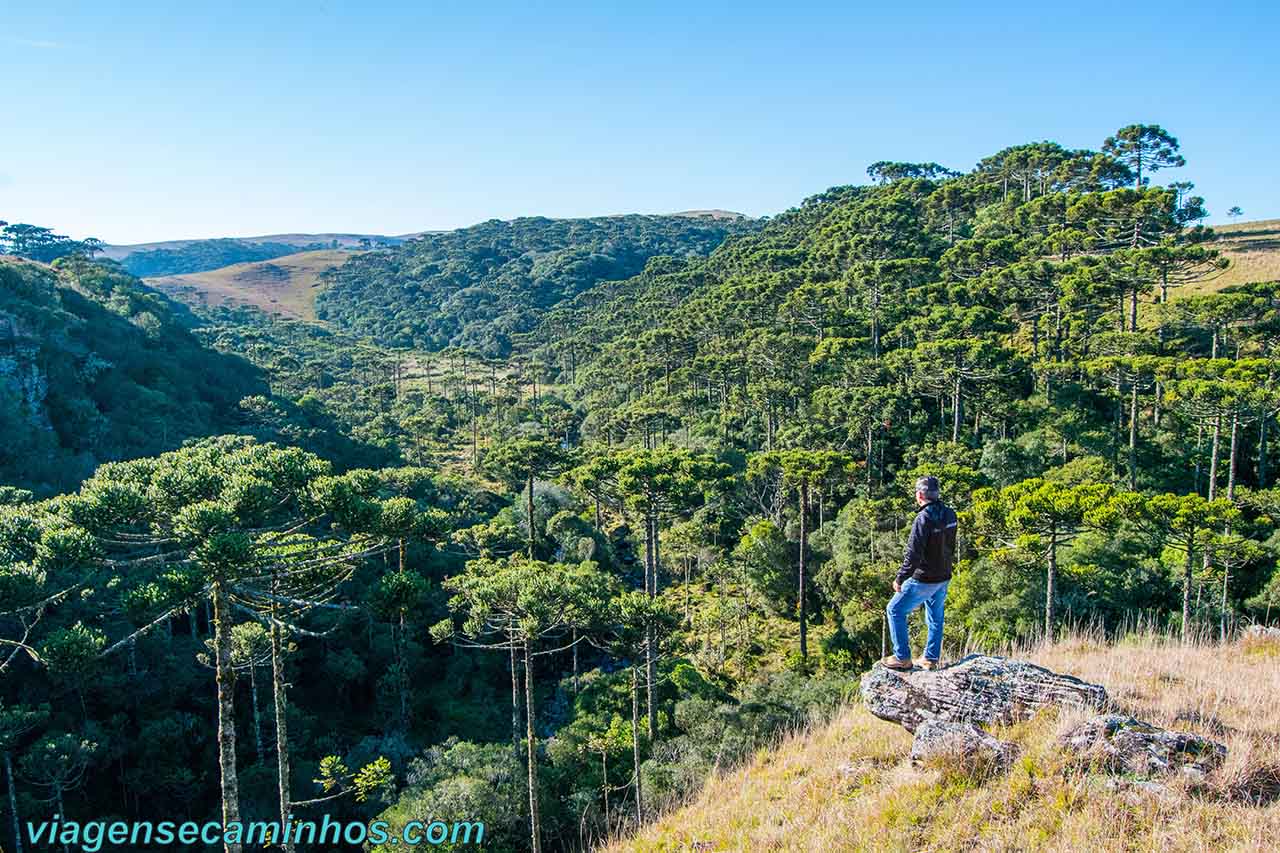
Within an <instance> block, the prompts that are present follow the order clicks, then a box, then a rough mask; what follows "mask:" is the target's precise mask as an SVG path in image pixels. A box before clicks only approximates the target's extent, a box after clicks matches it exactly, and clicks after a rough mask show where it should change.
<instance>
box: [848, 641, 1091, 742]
mask: <svg viewBox="0 0 1280 853" xmlns="http://www.w3.org/2000/svg"><path fill="white" fill-rule="evenodd" d="M862 699H863V701H864V702H865V703H866V705H867V708H868V709H869V710H870V711H871V713H873V714H875V715H876V716H877V717H879V718H880V719H882V720H889V721H890V722H895V723H900V724H901V725H902V726H903V727H904V728H906V729H907V731H910V732H915V731H916V730H917V728H918V727H919V726H920V725H921V724H923V723H925V722H926V721H929V720H939V721H947V722H962V723H973V724H975V725H977V726H988V725H991V724H994V723H1002V724H1008V723H1014V722H1018V721H1019V720H1026V719H1030V718H1031V717H1032V716H1034V715H1035V713H1036V712H1037V711H1039V710H1040V709H1041V708H1044V707H1046V706H1049V705H1060V706H1070V707H1080V708H1087V709H1091V710H1101V709H1102V708H1103V707H1104V706H1105V705H1106V703H1107V691H1106V690H1105V689H1104V688H1103V687H1102V686H1101V685H1098V684H1090V683H1088V682H1086V681H1081V680H1080V679H1078V678H1073V677H1072V676H1069V675H1059V674H1058V673H1056V672H1053V671H1051V670H1048V669H1045V668H1044V667H1041V666H1036V665H1035V664H1032V663H1027V662H1026V661H1020V660H1011V659H1009V658H1001V657H994V656H991V655H969V656H968V657H966V658H964V659H962V660H960V661H958V662H956V663H955V664H952V665H951V666H948V667H945V668H943V669H939V670H934V671H924V670H913V671H911V672H897V671H895V670H891V669H888V668H887V667H884V666H882V665H880V664H877V665H876V666H875V667H873V668H872V670H871V671H870V672H869V673H867V674H866V675H864V676H863V678H862Z"/></svg>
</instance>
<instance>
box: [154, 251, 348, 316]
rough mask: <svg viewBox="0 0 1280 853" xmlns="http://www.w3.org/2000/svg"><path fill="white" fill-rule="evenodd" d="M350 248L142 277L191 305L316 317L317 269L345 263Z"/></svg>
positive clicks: (318, 272)
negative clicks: (200, 270)
mask: <svg viewBox="0 0 1280 853" xmlns="http://www.w3.org/2000/svg"><path fill="white" fill-rule="evenodd" d="M353 254H354V253H353V252H348V251H342V250H340V249H322V250H319V251H314V252H299V253H298V254H296V255H285V256H284V257H281V258H274V259H272V260H269V261H254V262H251V263H244V264H233V265H232V266H229V267H223V268H221V269H216V270H210V271H208V272H199V273H187V274H185V275H169V276H159V277H156V278H149V279H146V282H147V284H149V285H151V286H152V287H154V288H156V289H157V290H160V291H162V292H163V293H166V294H168V295H169V296H172V297H173V298H174V299H178V300H180V301H183V302H186V303H188V304H190V305H207V306H210V307H218V306H220V305H251V306H254V307H256V308H260V309H262V310H263V311H266V312H267V313H269V314H282V315H284V316H286V317H293V318H295V319H299V320H314V319H315V299H316V294H317V293H318V292H319V288H320V274H321V273H323V272H324V271H325V270H327V269H331V268H333V267H335V266H338V265H340V264H343V263H345V262H346V261H347V259H348V258H350V257H352V255H353Z"/></svg>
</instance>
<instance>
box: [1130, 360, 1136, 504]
mask: <svg viewBox="0 0 1280 853" xmlns="http://www.w3.org/2000/svg"><path fill="white" fill-rule="evenodd" d="M1129 489H1130V491H1137V489H1138V383H1137V381H1136V380H1135V381H1134V383H1133V387H1132V388H1130V389H1129Z"/></svg>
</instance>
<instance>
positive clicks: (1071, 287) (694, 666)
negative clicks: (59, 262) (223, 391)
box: [0, 126, 1280, 851]
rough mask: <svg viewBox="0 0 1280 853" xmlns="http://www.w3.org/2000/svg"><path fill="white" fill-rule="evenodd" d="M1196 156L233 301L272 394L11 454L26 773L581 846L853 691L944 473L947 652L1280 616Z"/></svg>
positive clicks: (33, 793)
mask: <svg viewBox="0 0 1280 853" xmlns="http://www.w3.org/2000/svg"><path fill="white" fill-rule="evenodd" d="M1176 168H1181V155H1180V154H1179V153H1178V144H1177V141H1176V139H1174V138H1173V137H1172V136H1171V135H1170V134H1168V133H1167V132H1165V131H1163V130H1162V129H1160V128H1158V127H1154V126H1133V127H1130V128H1125V129H1123V130H1121V131H1119V132H1117V133H1116V134H1115V136H1114V137H1113V138H1111V139H1109V140H1106V141H1104V142H1103V144H1102V145H1101V146H1100V150H1098V151H1078V150H1069V149H1065V148H1063V147H1061V146H1058V145H1056V144H1054V143H1049V142H1039V143H1032V144H1028V145H1018V146H1014V147H1011V148H1008V149H1005V150H1003V151H1000V152H997V153H996V154H993V155H992V156H991V157H989V158H986V159H984V160H983V161H982V162H981V163H979V164H978V165H977V166H976V168H975V169H973V170H971V171H969V172H965V173H956V172H954V171H951V170H948V169H945V168H943V167H941V166H938V165H937V164H933V163H924V164H912V163H892V162H884V163H878V164H875V165H874V166H873V167H872V170H871V176H870V177H871V178H872V183H870V184H869V185H866V186H844V187H836V188H834V189H831V190H828V191H827V192H824V193H822V194H820V195H818V196H815V197H813V198H811V199H808V200H807V201H805V202H804V203H803V204H801V205H800V206H798V207H797V208H795V209H793V210H790V211H787V212H786V213H784V214H782V215H779V216H778V217H776V218H773V219H771V220H769V221H768V222H767V223H758V224H754V225H749V226H747V225H743V226H735V228H740V229H741V231H743V232H744V233H735V234H734V235H733V236H732V237H731V238H730V239H727V240H724V239H723V238H724V237H725V233H724V232H723V231H721V232H719V233H717V232H716V231H715V229H716V228H723V227H724V225H723V223H719V222H717V223H714V224H713V223H708V222H700V221H697V220H690V221H685V222H675V221H668V220H654V219H652V218H645V217H624V218H619V219H610V220H602V221H597V220H586V221H580V222H576V223H565V222H558V221H555V220H524V221H521V222H518V223H511V224H504V223H486V224H485V225H482V226H478V227H477V228H476V229H467V230H465V231H464V232H456V233H453V234H450V235H438V236H437V237H433V238H431V239H427V240H423V241H418V242H414V243H411V244H409V245H406V246H404V247H400V248H398V249H392V250H389V251H380V252H371V253H367V254H364V255H362V256H360V257H359V258H357V259H355V261H353V262H352V263H349V264H347V265H345V266H344V267H343V268H341V270H340V271H339V272H338V273H336V274H335V275H336V277H335V278H334V280H333V281H332V282H331V285H330V289H329V290H328V291H327V295H326V297H325V298H324V299H323V300H322V301H321V303H320V308H321V309H322V310H329V311H332V312H333V313H329V314H326V315H325V316H326V318H327V321H328V323H329V324H330V327H325V326H317V325H314V324H307V323H302V322H296V321H282V320H279V319H273V318H270V317H267V316H265V315H263V314H261V313H258V312H254V311H252V310H251V309H245V308H240V309H235V310H229V309H219V310H213V311H208V312H206V313H205V316H204V317H203V319H202V322H201V324H200V326H199V327H198V328H197V329H196V331H195V333H194V334H195V335H196V336H197V337H198V339H199V340H200V341H201V342H203V343H204V344H205V345H206V346H207V347H208V348H209V349H210V350H215V351H217V352H218V353H220V354H221V355H220V356H218V358H222V357H230V356H233V355H235V356H238V357H242V358H243V359H245V360H247V361H249V362H250V363H251V364H252V366H253V369H254V370H255V371H258V372H259V373H258V374H257V375H259V376H261V378H262V380H263V382H264V384H265V387H264V388H262V389H261V390H260V391H259V392H257V393H253V394H251V395H249V396H247V397H245V398H244V399H242V400H241V399H239V398H238V397H237V401H238V406H239V412H240V413H241V414H240V417H241V420H240V421H239V422H238V423H237V424H236V425H235V431H236V432H241V433H246V434H243V435H238V436H222V437H216V438H209V439H205V440H203V441H200V442H198V443H194V444H190V445H188V446H186V447H183V448H181V449H178V450H175V451H173V452H170V453H165V454H162V455H159V456H154V455H153V456H146V457H144V458H140V459H136V460H132V461H127V462H115V461H113V462H109V463H107V464H105V465H101V466H99V467H98V468H97V470H96V472H95V473H94V474H93V476H92V477H91V478H90V479H88V480H87V481H85V482H84V483H83V484H81V485H80V486H79V487H78V488H75V489H69V490H68V493H67V494H64V495H61V496H57V497H53V498H49V499H47V500H34V499H33V496H31V495H29V494H25V493H21V492H19V491H17V490H7V491H5V492H4V493H3V504H4V505H3V506H0V596H2V598H0V601H2V604H0V700H2V701H3V705H2V706H0V750H2V751H3V752H4V753H5V757H6V759H7V760H6V764H5V767H6V768H7V767H9V766H12V768H13V771H12V773H9V774H8V775H7V777H6V780H5V781H6V782H7V786H8V790H9V791H11V792H14V795H13V797H12V798H11V800H10V801H9V803H8V804H7V807H6V811H7V812H9V813H12V814H13V816H14V817H15V819H16V818H17V817H18V816H37V817H44V816H47V815H49V814H51V813H52V812H53V811H54V810H57V811H58V812H60V813H63V814H70V815H72V816H75V817H87V816H91V815H102V814H108V813H110V814H120V815H123V816H125V817H128V818H131V819H159V818H160V817H162V816H163V817H166V818H170V819H173V818H175V817H180V818H190V819H194V820H206V819H216V818H217V817H219V816H225V815H230V814H235V813H238V814H240V815H241V816H246V817H250V818H260V819H270V818H272V817H274V816H287V815H290V814H292V815H293V816H294V817H295V818H300V817H308V816H318V815H320V814H322V813H323V812H324V811H328V812H329V813H330V814H332V815H335V816H339V817H343V818H353V819H361V820H368V819H372V818H374V817H376V816H381V817H382V818H383V819H385V820H387V821H388V822H389V823H390V824H391V826H392V827H393V829H398V828H400V827H404V826H405V825H407V824H408V823H409V822H411V821H425V820H430V819H433V818H438V819H440V820H444V821H455V820H482V821H484V823H485V825H486V845H487V847H488V849H492V850H511V851H516V850H529V849H532V850H542V849H546V850H582V849H588V848H590V847H592V846H593V845H596V844H598V843H599V842H601V841H602V840H604V839H607V838H611V837H616V836H618V835H623V834H627V833H630V832H632V831H634V830H635V829H637V828H638V827H640V826H642V825H643V824H645V823H646V822H649V821H651V820H652V819H653V818H654V817H655V816H657V815H659V814H661V813H662V812H663V811H664V810H665V809H667V808H669V807H670V806H672V805H673V804H676V803H679V802H681V801H682V799H683V798H685V797H686V796H687V795H689V794H690V793H692V792H695V791H696V790H697V789H698V788H699V786H701V785H702V783H703V781H704V780H705V779H706V778H707V777H708V775H709V774H710V773H711V772H713V771H714V770H716V769H724V768H726V767H727V766H731V765H733V764H735V763H738V762H741V761H744V760H748V759H750V758H751V756H753V755H755V754H756V753H757V752H758V751H759V750H760V749H761V748H763V747H766V746H768V745H769V744H771V743H772V742H773V740H774V739H775V738H776V737H777V736H778V735H779V733H782V732H785V731H787V730H789V729H791V728H792V727H794V726H796V725H797V724H799V723H801V722H803V721H804V720H806V719H808V718H809V717H810V716H811V715H812V714H815V713H821V714H826V713H830V712H832V711H834V710H836V709H838V708H839V707H840V706H841V705H842V704H844V703H845V702H847V701H848V699H849V694H850V692H851V690H852V687H853V685H854V684H855V683H856V682H855V678H856V675H857V674H858V673H859V672H860V671H861V670H862V669H863V668H864V667H865V666H866V665H867V664H868V663H870V662H871V661H873V660H874V659H876V658H877V657H879V656H880V655H881V654H882V653H883V650H884V622H883V619H884V611H883V608H884V604H885V601H886V599H887V598H888V596H889V594H890V590H891V587H890V582H891V578H892V576H893V574H894V570H895V568H896V566H897V563H898V561H899V560H900V559H901V554H902V547H903V540H904V537H905V531H906V529H907V528H908V527H909V523H910V520H911V518H912V512H913V510H914V507H913V504H912V500H911V496H910V494H909V487H910V484H911V483H912V482H913V481H914V479H915V478H916V477H917V476H919V475H920V474H921V473H925V472H928V473H931V474H934V475H936V476H938V477H939V478H940V479H941V481H942V483H943V487H944V491H945V496H946V499H947V500H948V502H950V503H951V504H952V505H953V506H955V508H956V509H957V511H958V512H959V514H960V519H961V543H962V547H961V552H960V555H959V556H960V560H959V564H958V566H957V570H956V574H955V577H954V580H953V582H952V585H951V591H950V597H949V600H948V613H947V623H946V624H947V629H946V640H945V646H944V655H949V654H951V653H953V652H954V651H956V650H958V649H960V648H962V647H964V646H966V645H979V646H981V645H988V646H995V645H1002V644H1006V643H1013V642H1019V641H1038V640H1044V641H1047V642H1048V643H1049V644H1050V645H1052V644H1053V642H1054V641H1055V640H1056V639H1057V638H1058V637H1059V636H1061V634H1062V632H1063V631H1064V630H1066V629H1068V628H1069V627H1071V626H1073V625H1077V624H1079V623H1088V624H1090V625H1092V626H1093V628H1094V629H1095V630H1096V631H1097V632H1098V634H1099V635H1108V636H1112V637H1114V636H1118V635H1122V634H1124V633H1126V632H1128V631H1129V630H1130V629H1131V628H1132V626H1134V625H1135V624H1138V623H1141V624H1142V625H1143V626H1144V627H1154V628H1155V629H1158V630H1160V631H1164V632H1169V633H1171V634H1172V635H1174V637H1182V638H1186V639H1188V640H1189V639H1191V638H1193V637H1199V638H1201V639H1205V638H1208V639H1211V640H1215V641H1216V640H1218V639H1228V640H1230V639H1231V638H1232V637H1234V636H1235V634H1236V633H1237V632H1238V629H1239V627H1240V625H1241V624H1243V623H1247V622H1251V621H1256V622H1271V623H1274V622H1275V621H1276V620H1277V618H1280V573H1278V572H1277V568H1276V566H1277V558H1278V556H1280V539H1277V533H1276V525H1277V519H1280V491H1277V489H1276V488H1275V486H1274V483H1275V479H1276V478H1275V474H1274V469H1275V464H1274V460H1273V459H1272V456H1273V452H1272V449H1271V448H1272V447H1273V445H1274V435H1275V431H1276V428H1277V419H1276V416H1277V412H1278V411H1280V364H1278V363H1277V360H1276V356H1275V352H1276V343H1277V340H1278V339H1280V284H1277V283H1275V282H1271V281H1247V282H1239V283H1236V284H1233V285H1232V286H1229V287H1224V288H1221V289H1219V290H1216V291H1214V292H1198V291H1197V292H1188V291H1190V290H1191V289H1192V288H1193V287H1194V286H1195V283H1196V282H1198V281H1200V280H1201V279H1203V278H1204V277H1205V276H1208V275H1213V274H1214V273H1215V272H1217V271H1218V270H1219V269H1220V268H1221V266H1222V260H1221V258H1220V256H1219V254H1218V251H1217V248H1216V246H1217V244H1216V242H1215V235H1214V234H1213V233H1212V232H1211V231H1210V230H1209V229H1206V228H1203V227H1201V226H1200V225H1199V222H1200V221H1201V220H1202V219H1203V217H1204V211H1203V206H1202V203H1201V202H1200V200H1199V199H1198V198H1196V197H1195V196H1194V195H1193V194H1192V193H1191V187H1190V186H1189V185H1188V184H1186V183H1184V182H1173V183H1170V184H1169V185H1167V186H1162V185H1160V184H1158V183H1157V182H1156V179H1163V178H1164V177H1165V176H1166V175H1168V174H1170V171H1169V170H1173V169H1176ZM1175 174H1176V173H1175ZM654 229H656V231H655V230H654ZM730 230H734V229H730ZM690 234H692V235H693V238H694V241H695V243H696V244H697V245H698V246H700V247H701V248H702V250H703V251H705V252H709V254H706V255H705V257H703V256H701V255H700V254H699V253H698V252H694V251H691V244H690V242H689V239H690ZM628 241H631V242H628ZM637 241H638V242H640V243H643V245H644V248H643V250H641V249H637V248H635V243H636V242H637ZM699 241H700V242H699ZM715 246H718V247H717V248H714V250H712V249H713V247H715ZM650 250H652V251H650ZM64 265H65V263H64ZM32 269H33V270H44V268H43V267H33V268H32ZM60 269H61V267H60ZM95 269H99V270H100V271H99V272H94V273H92V275H93V276H108V277H109V276H112V275H116V276H118V275H121V274H120V273H118V272H112V270H111V269H110V268H95ZM624 271H625V272H624ZM29 274H30V275H34V274H35V273H29ZM41 274H42V275H46V276H48V275H52V274H51V273H45V272H42V273H41ZM62 274H63V275H70V274H71V273H70V271H69V270H65V271H63V272H62ZM624 275H630V277H622V276H624ZM24 281H25V279H24ZM71 283H72V284H74V282H71ZM76 292H77V293H78V292H79V291H76ZM113 292H114V291H113ZM1184 293H1185V294H1186V295H1183V294H1184ZM154 298H156V299H159V298H160V297H158V296H155V297H154ZM6 310H7V309H6ZM52 310H53V309H49V311H50V312H52ZM126 314H127V315H128V316H130V317H133V316H135V314H136V312H126ZM51 316H58V315H56V312H55V313H52V314H51ZM103 322H104V323H105V322H106V320H105V319H104V320H103ZM138 322H142V321H141V320H139V321H138ZM146 325H148V326H150V325H151V324H150V322H149V321H148V322H147V323H146ZM332 326H337V327H339V328H338V329H336V330H335V329H334V328H332ZM361 335H367V336H368V337H367V338H363V339H362V338H361V337H360V336H361ZM449 343H452V344H453V345H451V346H446V344H449ZM508 350H510V353H509V354H508ZM208 352H209V351H208V350H201V351H199V352H197V351H194V350H193V351H191V353H190V357H191V359H192V362H193V363H200V362H202V361H203V360H204V359H207V358H210V356H209V355H208ZM201 353H204V354H203V355H201ZM265 439H270V441H266V440H265ZM23 482H24V481H22V480H19V481H17V482H16V483H15V485H18V486H22V485H23ZM1222 648H1226V647H1222ZM59 768H61V769H59ZM68 768H69V769H68ZM316 780H318V781H319V782H320V783H321V784H320V786H319V787H317V786H316V784H315V781H316ZM1215 784H1216V782H1215ZM329 796H332V797H333V799H331V800H329V799H325V797H329ZM320 803H325V805H323V806H320ZM1247 807H1248V808H1252V807H1253V806H1247ZM1240 808H1246V806H1240ZM667 831H668V830H666V829H659V830H658V832H659V833H660V834H661V833H664V832H667ZM5 840H6V842H7V841H8V837H7V836H6V839H5ZM230 849H233V850H234V849H235V848H234V847H231V848H230ZM300 849H303V848H301V847H300ZM387 849H390V848H389V847H388V848H387Z"/></svg>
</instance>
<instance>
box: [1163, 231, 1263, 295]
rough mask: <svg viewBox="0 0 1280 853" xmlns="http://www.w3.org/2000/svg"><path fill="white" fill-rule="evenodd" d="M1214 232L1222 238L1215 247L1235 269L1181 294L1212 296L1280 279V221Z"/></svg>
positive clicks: (1214, 276) (1217, 275) (1194, 285)
mask: <svg viewBox="0 0 1280 853" xmlns="http://www.w3.org/2000/svg"><path fill="white" fill-rule="evenodd" d="M1213 230H1214V231H1215V232H1217V234H1218V237H1219V239H1218V242H1217V243H1215V244H1214V246H1215V248H1217V249H1218V250H1219V251H1220V252H1222V254H1223V255H1224V256H1225V257H1226V258H1227V260H1228V261H1230V262H1231V266H1229V267H1227V269H1226V270H1224V271H1223V272H1221V273H1217V274H1215V275H1213V276H1212V277H1210V278H1209V279H1207V280H1206V281H1203V282H1200V283H1197V284H1193V285H1191V286H1190V287H1186V288H1182V289H1181V292H1184V293H1188V294H1190V293H1208V292H1211V291H1215V290H1221V289H1222V288H1224V287H1229V286H1231V285H1233V284H1245V283H1247V282H1251V281H1277V280H1280V219H1267V220H1261V221H1258V222H1241V223H1239V224H1237V225H1221V226H1215V227H1214V229H1213ZM1177 294H1178V291H1175V295H1177Z"/></svg>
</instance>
